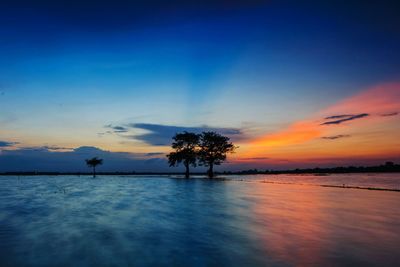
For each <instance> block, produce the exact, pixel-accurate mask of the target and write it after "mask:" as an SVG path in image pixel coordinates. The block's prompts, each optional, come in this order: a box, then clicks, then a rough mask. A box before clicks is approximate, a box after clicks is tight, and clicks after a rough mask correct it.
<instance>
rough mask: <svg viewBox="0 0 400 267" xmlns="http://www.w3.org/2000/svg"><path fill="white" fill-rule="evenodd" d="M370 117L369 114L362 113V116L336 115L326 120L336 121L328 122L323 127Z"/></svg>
mask: <svg viewBox="0 0 400 267" xmlns="http://www.w3.org/2000/svg"><path fill="white" fill-rule="evenodd" d="M368 116H369V114H368V113H361V114H355V115H335V116H330V117H326V118H325V119H326V120H330V119H335V120H331V121H326V122H324V123H321V125H332V124H340V123H343V122H345V121H352V120H356V119H361V118H365V117H368Z"/></svg>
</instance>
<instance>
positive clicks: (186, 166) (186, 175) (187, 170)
mask: <svg viewBox="0 0 400 267" xmlns="http://www.w3.org/2000/svg"><path fill="white" fill-rule="evenodd" d="M185 168H186V171H185V178H186V179H187V178H189V163H188V162H185Z"/></svg>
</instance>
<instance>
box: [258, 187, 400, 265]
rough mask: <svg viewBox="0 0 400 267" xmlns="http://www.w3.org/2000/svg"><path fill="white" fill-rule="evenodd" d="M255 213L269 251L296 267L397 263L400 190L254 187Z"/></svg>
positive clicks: (399, 241) (399, 237)
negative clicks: (397, 207)
mask: <svg viewBox="0 0 400 267" xmlns="http://www.w3.org/2000/svg"><path fill="white" fill-rule="evenodd" d="M251 192H252V194H254V196H255V198H257V201H256V202H257V204H256V205H255V206H254V214H255V216H256V217H257V218H258V220H259V224H258V227H259V228H264V231H261V232H260V235H261V236H262V239H263V243H264V246H265V249H266V251H267V252H268V255H272V257H276V258H279V259H280V260H281V261H282V262H285V263H287V264H289V265H295V266H331V265H334V266H337V265H353V266H354V265H357V266H361V265H362V266H369V265H371V266H378V265H381V264H383V265H392V266H396V265H397V264H398V263H400V261H399V260H400V258H399V256H397V255H396V250H397V249H398V248H400V234H399V229H400V221H399V220H400V213H399V212H398V211H396V208H395V207H396V205H398V204H396V203H399V202H398V201H399V200H400V195H399V194H398V193H395V192H373V191H360V190H351V192H349V191H347V190H343V189H326V188H323V189H320V188H315V187H312V186H295V185H290V186H287V185H272V186H271V185H270V186H268V185H266V186H256V187H254V188H253V189H252V191H251Z"/></svg>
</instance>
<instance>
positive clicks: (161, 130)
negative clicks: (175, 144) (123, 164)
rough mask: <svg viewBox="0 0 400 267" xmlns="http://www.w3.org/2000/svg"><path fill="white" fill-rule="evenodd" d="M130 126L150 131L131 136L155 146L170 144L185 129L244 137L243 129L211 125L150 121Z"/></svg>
mask: <svg viewBox="0 0 400 267" xmlns="http://www.w3.org/2000/svg"><path fill="white" fill-rule="evenodd" d="M129 127H131V128H136V129H141V130H146V131H148V132H147V133H144V134H138V135H131V136H129V138H131V139H136V140H139V141H142V142H145V143H147V144H149V145H154V146H165V145H169V144H171V139H172V137H173V136H174V135H175V134H176V133H179V132H184V131H187V132H193V133H201V132H203V131H215V132H218V133H221V134H223V135H227V136H229V137H231V138H232V139H235V140H237V139H240V138H241V137H242V131H241V130H240V129H236V128H217V127H209V126H201V127H185V126H173V125H162V124H150V123H132V124H129Z"/></svg>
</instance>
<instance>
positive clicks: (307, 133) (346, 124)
mask: <svg viewBox="0 0 400 267" xmlns="http://www.w3.org/2000/svg"><path fill="white" fill-rule="evenodd" d="M399 112H400V83H391V84H384V85H379V86H377V87H373V88H370V89H367V90H365V91H363V92H361V93H359V94H356V95H354V96H352V97H349V98H347V99H344V100H342V101H340V102H338V103H337V104H335V105H332V106H330V107H327V108H326V109H323V110H321V111H320V112H318V113H317V114H315V115H313V116H311V117H310V118H309V119H305V120H302V121H297V122H294V123H293V124H292V125H290V126H289V127H287V128H286V129H283V130H279V131H277V132H274V133H268V134H265V135H263V136H259V137H257V138H254V139H252V140H249V141H248V142H247V143H246V144H243V145H242V147H243V149H242V152H241V153H240V155H238V158H250V157H265V156H267V157H271V156H279V157H281V156H283V155H285V157H290V158H302V157H303V158H304V157H308V156H310V157H311V156H315V155H316V154H317V155H320V156H321V157H324V156H332V155H335V156H338V155H340V154H343V155H346V156H351V155H357V156H360V155H376V154H379V155H382V154H384V152H385V151H386V152H387V153H390V154H396V153H399V154H400V149H399V146H397V144H398V143H399V141H398V138H396V137H395V136H397V134H399V133H400V124H399V123H393V122H394V121H396V120H399V118H400V115H398V114H399ZM388 114H389V115H388ZM397 125H399V126H397ZM366 133H369V134H366ZM370 133H375V134H370ZM337 136H346V137H347V138H330V137H337ZM323 137H327V138H323ZM339 140H340V141H339ZM338 143H341V144H344V145H338ZM356 151H357V152H356Z"/></svg>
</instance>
